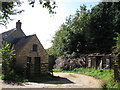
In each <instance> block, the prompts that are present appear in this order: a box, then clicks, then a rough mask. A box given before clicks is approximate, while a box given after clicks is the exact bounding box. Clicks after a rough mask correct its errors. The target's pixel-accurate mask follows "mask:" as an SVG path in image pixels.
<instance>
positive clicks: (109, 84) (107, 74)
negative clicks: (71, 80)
mask: <svg viewBox="0 0 120 90" xmlns="http://www.w3.org/2000/svg"><path fill="white" fill-rule="evenodd" d="M53 71H54V72H67V73H79V74H84V75H89V76H94V77H96V78H99V79H101V80H103V84H102V88H103V89H106V88H120V85H119V83H120V82H114V79H113V70H108V69H104V70H97V69H90V68H75V69H74V70H72V71H62V70H60V69H53ZM111 77H112V78H111Z"/></svg>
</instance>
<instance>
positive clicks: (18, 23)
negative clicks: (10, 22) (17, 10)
mask: <svg viewBox="0 0 120 90" xmlns="http://www.w3.org/2000/svg"><path fill="white" fill-rule="evenodd" d="M21 24H22V23H21V22H20V20H18V22H16V29H17V30H20V29H21Z"/></svg>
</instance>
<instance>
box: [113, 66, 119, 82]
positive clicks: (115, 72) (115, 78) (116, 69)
mask: <svg viewBox="0 0 120 90" xmlns="http://www.w3.org/2000/svg"><path fill="white" fill-rule="evenodd" d="M114 80H115V81H119V71H118V65H115V64H114Z"/></svg>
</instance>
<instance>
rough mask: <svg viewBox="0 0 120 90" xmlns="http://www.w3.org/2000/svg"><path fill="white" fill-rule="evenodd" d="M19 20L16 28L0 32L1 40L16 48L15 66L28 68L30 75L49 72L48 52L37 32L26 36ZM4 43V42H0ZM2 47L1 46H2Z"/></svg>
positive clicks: (20, 68) (22, 68) (27, 72)
mask: <svg viewBox="0 0 120 90" xmlns="http://www.w3.org/2000/svg"><path fill="white" fill-rule="evenodd" d="M21 24H22V23H21V22H20V20H18V22H17V23H16V28H14V29H12V30H9V31H7V32H3V33H2V34H0V37H1V38H0V41H1V42H3V41H5V42H7V43H11V44H13V45H14V49H15V54H16V55H15V60H16V62H15V68H16V69H19V70H24V69H25V68H27V70H26V74H27V75H29V76H39V75H41V74H47V73H48V54H47V52H46V50H45V49H44V47H43V46H42V44H41V42H40V41H39V39H38V38H37V36H36V35H35V34H33V35H29V36H26V35H25V33H24V32H23V31H22V29H21ZM0 44H1V45H2V43H0ZM1 45H0V46H1ZM0 48H1V47H0Z"/></svg>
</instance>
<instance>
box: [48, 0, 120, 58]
mask: <svg viewBox="0 0 120 90" xmlns="http://www.w3.org/2000/svg"><path fill="white" fill-rule="evenodd" d="M119 10H120V2H100V3H99V4H98V5H96V6H94V7H93V8H92V9H91V10H87V8H86V6H85V5H83V6H80V9H79V10H77V11H76V13H75V14H74V15H70V16H69V18H67V19H66V22H65V23H64V24H62V25H61V27H60V28H59V30H58V31H57V32H56V34H55V36H54V38H53V41H52V42H53V45H52V47H51V48H50V49H49V53H50V54H53V55H55V56H61V55H64V54H70V55H74V54H75V55H79V54H85V53H87V54H88V53H106V54H107V53H111V52H112V47H113V46H114V45H115V40H114V39H113V38H114V37H116V35H115V34H114V33H115V32H118V33H120V30H119V28H120V18H119V17H120V12H119Z"/></svg>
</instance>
